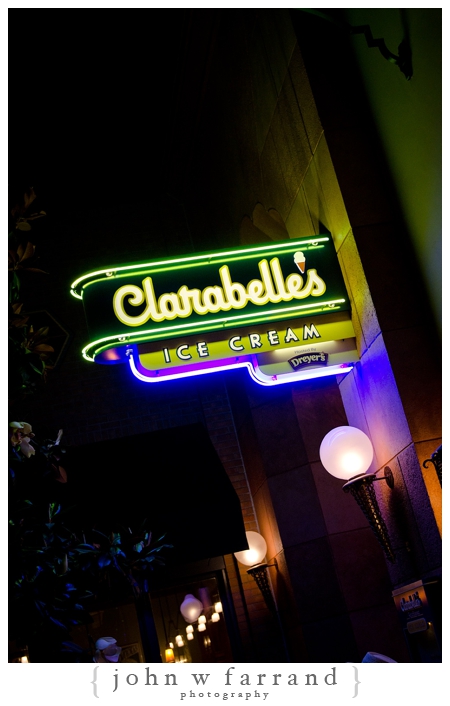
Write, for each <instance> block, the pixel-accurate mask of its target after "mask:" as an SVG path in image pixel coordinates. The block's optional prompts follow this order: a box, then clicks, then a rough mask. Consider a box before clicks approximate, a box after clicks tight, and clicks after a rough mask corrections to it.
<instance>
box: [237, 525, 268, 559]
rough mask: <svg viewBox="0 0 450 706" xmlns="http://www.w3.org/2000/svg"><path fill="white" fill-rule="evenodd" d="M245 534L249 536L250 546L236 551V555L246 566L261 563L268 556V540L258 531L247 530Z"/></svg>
mask: <svg viewBox="0 0 450 706" xmlns="http://www.w3.org/2000/svg"><path fill="white" fill-rule="evenodd" d="M245 536H246V537H247V543H248V547H249V548H248V549H244V550H243V551H242V552H235V553H234V556H235V557H236V559H237V560H238V561H239V562H240V563H241V564H244V565H245V566H254V565H255V564H260V563H261V562H262V561H263V559H264V557H265V556H266V552H267V544H266V540H265V539H264V537H262V536H261V535H260V534H259V533H258V532H246V533H245Z"/></svg>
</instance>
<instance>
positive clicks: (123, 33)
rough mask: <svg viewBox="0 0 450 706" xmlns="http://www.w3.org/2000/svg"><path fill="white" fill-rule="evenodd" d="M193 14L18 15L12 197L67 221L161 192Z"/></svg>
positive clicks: (13, 39)
mask: <svg viewBox="0 0 450 706" xmlns="http://www.w3.org/2000/svg"><path fill="white" fill-rule="evenodd" d="M189 12H190V11H189V10H185V9H157V10H151V11H150V10H146V11H145V10H134V11H133V12H131V11H129V12H126V11H125V12H124V11H122V12H121V13H120V14H119V13H118V12H114V11H113V10H110V12H109V13H108V15H106V13H104V12H102V11H97V12H89V11H86V10H73V9H72V10H62V9H59V10H57V11H53V12H52V13H51V16H50V13H49V12H48V11H47V12H45V11H43V10H41V11H38V10H24V9H17V10H10V11H9V45H10V50H9V184H10V192H11V191H13V190H14V189H15V188H16V187H17V186H18V187H19V188H21V186H22V185H24V184H28V185H33V186H34V187H35V190H39V192H40V194H41V195H42V196H44V195H45V197H46V202H47V208H48V209H49V210H51V211H52V213H53V214H54V213H55V212H56V211H59V212H61V213H64V214H67V212H68V211H70V210H73V209H76V208H77V207H79V205H80V203H81V202H83V201H84V202H85V203H86V202H90V203H95V204H96V205H102V204H104V205H105V206H107V205H108V203H116V202H117V199H120V200H125V201H129V200H133V199H139V198H140V197H142V196H143V195H145V194H147V195H148V194H149V193H151V192H152V190H154V189H155V188H161V186H162V185H163V184H164V183H165V181H166V180H167V175H168V172H169V171H170V166H169V165H170V151H171V135H172V134H173V129H174V120H179V119H180V117H181V118H182V117H183V112H184V111H189V109H190V108H189V106H188V105H183V106H180V105H179V102H178V91H179V84H180V78H181V75H182V68H183V60H182V59H183V52H184V47H185V37H186V33H187V31H188V23H189V20H190V15H189ZM177 105H178V107H177Z"/></svg>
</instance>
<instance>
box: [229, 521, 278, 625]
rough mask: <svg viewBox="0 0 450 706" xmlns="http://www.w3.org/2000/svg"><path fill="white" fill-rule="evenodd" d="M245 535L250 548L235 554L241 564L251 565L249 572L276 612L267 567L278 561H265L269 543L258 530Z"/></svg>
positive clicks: (270, 607) (271, 609)
mask: <svg viewBox="0 0 450 706" xmlns="http://www.w3.org/2000/svg"><path fill="white" fill-rule="evenodd" d="M245 535H246V537H247V542H248V546H249V548H248V549H244V550H243V551H242V552H235V553H234V556H235V557H236V559H237V560H238V561H239V562H240V563H241V564H244V566H249V567H250V568H249V569H247V573H248V574H249V575H250V576H252V577H253V578H254V580H255V581H256V584H257V586H258V588H259V590H260V591H261V593H262V595H263V598H264V601H265V603H266V606H267V607H268V609H269V610H270V611H271V612H272V613H276V606H275V601H274V598H273V594H272V590H271V588H270V585H269V579H268V576H267V568H268V567H269V566H276V565H277V563H276V561H275V563H273V564H267V563H266V562H265V561H264V559H265V556H266V552H267V544H266V540H265V539H264V537H262V536H261V535H260V534H259V533H258V532H251V531H250V532H246V533H245Z"/></svg>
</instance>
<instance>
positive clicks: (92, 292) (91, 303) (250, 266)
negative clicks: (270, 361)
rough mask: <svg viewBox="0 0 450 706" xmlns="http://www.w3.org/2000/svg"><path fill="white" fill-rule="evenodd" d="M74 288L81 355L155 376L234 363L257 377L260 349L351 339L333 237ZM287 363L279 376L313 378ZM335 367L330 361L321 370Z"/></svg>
mask: <svg viewBox="0 0 450 706" xmlns="http://www.w3.org/2000/svg"><path fill="white" fill-rule="evenodd" d="M71 293H72V295H73V296H75V297H77V298H79V299H82V300H83V304H84V309H85V314H86V319H87V323H88V328H89V333H90V342H89V343H88V344H87V345H86V346H85V348H84V349H83V356H84V357H85V358H86V360H89V361H95V362H99V363H107V364H108V363H109V364H111V363H120V362H125V361H128V362H129V364H130V367H131V369H132V370H133V372H134V373H135V374H136V375H137V377H141V379H142V378H145V379H146V380H151V381H152V382H153V381H156V380H161V379H163V378H164V379H169V377H168V376H169V375H170V376H180V375H186V374H200V373H199V371H203V372H202V373H201V374H204V372H212V371H213V369H214V371H216V370H219V369H229V368H230V367H247V368H248V369H249V371H250V372H251V375H252V377H255V376H256V378H258V380H257V381H258V382H261V380H262V377H261V376H263V377H264V374H265V373H264V374H263V372H262V367H261V365H260V363H259V359H260V357H261V355H262V354H269V353H270V352H274V351H275V349H277V350H283V349H285V348H290V349H291V350H290V354H291V357H292V354H295V355H300V354H302V353H304V350H303V348H302V346H303V347H304V346H305V345H307V344H308V343H309V341H310V339H315V338H318V339H320V340H321V341H322V342H323V341H331V340H335V341H336V340H339V339H341V340H342V339H348V338H353V337H354V331H353V328H352V325H351V321H350V316H349V313H348V312H349V309H350V306H349V302H348V297H347V293H346V290H345V286H344V282H343V279H342V275H341V272H340V269H339V265H338V263H337V257H336V253H335V251H334V246H333V243H332V241H331V239H330V237H329V236H314V237H311V238H302V239H297V240H289V241H285V242H276V243H273V242H271V243H269V244H264V245H258V246H250V247H241V248H236V249H229V250H218V251H215V252H210V253H200V254H197V255H189V256H186V257H180V258H173V259H166V260H154V261H151V262H146V263H139V264H132V265H123V266H117V267H110V268H107V269H104V270H97V271H95V272H91V273H88V274H86V275H83V276H82V277H80V278H78V279H77V280H76V281H75V282H74V283H73V284H72V287H71ZM330 316H331V319H330V318H329V317H330ZM305 317H307V320H304V321H303V322H302V321H301V320H302V319H305ZM280 322H285V323H284V324H283V326H280ZM293 348H296V349H298V350H295V351H294V350H293ZM353 348H355V347H354V346H353ZM313 355H315V354H313ZM348 356H349V357H348V360H347V361H346V363H349V362H351V361H354V360H357V357H355V351H353V352H352V354H350V351H348ZM213 363H214V365H213ZM340 364H342V363H340ZM287 366H288V368H287V370H285V371H283V372H282V376H283V378H284V381H288V379H289V380H291V376H292V375H297V377H298V376H300V377H304V376H305V375H306V376H307V377H311V376H312V375H313V374H314V376H315V375H317V374H319V371H318V370H310V369H308V370H303V369H302V370H301V371H300V370H299V371H295V372H292V366H291V367H290V368H289V364H288V363H287ZM307 367H308V368H311V367H312V368H314V365H312V366H307ZM333 367H334V366H333V364H332V360H331V359H330V364H329V365H328V364H327V366H325V367H324V366H322V368H323V370H322V371H321V372H320V374H321V375H323V374H333V373H331V369H332V368H333ZM155 371H157V372H155ZM334 374H336V373H334ZM269 378H270V379H272V382H274V376H273V375H269ZM170 379H172V378H170ZM266 382H267V381H265V380H264V382H263V383H261V384H266ZM277 384H278V383H277Z"/></svg>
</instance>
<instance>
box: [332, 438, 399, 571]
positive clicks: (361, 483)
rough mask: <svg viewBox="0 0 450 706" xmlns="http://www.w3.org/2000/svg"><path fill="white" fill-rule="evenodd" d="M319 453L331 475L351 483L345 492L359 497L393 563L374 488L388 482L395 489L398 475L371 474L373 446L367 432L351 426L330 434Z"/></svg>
mask: <svg viewBox="0 0 450 706" xmlns="http://www.w3.org/2000/svg"><path fill="white" fill-rule="evenodd" d="M319 454H320V460H321V462H322V465H323V466H324V468H325V469H326V470H327V471H328V473H330V474H331V475H332V476H334V477H335V478H340V479H341V480H345V481H347V482H346V483H344V485H343V486H342V489H343V491H344V492H345V493H350V494H351V495H352V496H353V497H354V498H355V500H356V502H357V503H358V505H359V506H360V508H361V510H362V511H363V513H364V515H365V516H366V518H367V520H368V522H369V525H370V527H371V528H372V530H373V532H374V533H375V536H376V538H377V539H378V541H379V543H380V544H381V546H382V548H383V550H384V553H385V555H386V557H387V559H388V560H389V561H390V562H391V563H393V562H394V561H395V554H394V552H393V549H392V546H391V541H390V538H389V533H388V530H387V527H386V523H385V521H384V519H383V516H382V514H381V510H380V508H379V505H378V501H377V497H376V495H375V489H374V486H373V484H374V482H375V481H378V480H385V481H386V483H387V485H388V486H389V488H391V489H392V488H393V487H394V476H393V474H392V471H391V469H390V468H389V467H388V466H386V467H385V469H384V476H381V477H380V478H377V476H376V473H367V470H368V469H369V467H370V464H371V463H372V460H373V447H372V443H371V441H370V439H369V437H368V436H367V435H366V434H364V432H362V431H361V430H360V429H356V428H355V427H351V426H343V427H336V428H335V429H332V430H331V431H330V432H328V434H327V435H326V436H325V437H324V439H323V441H322V443H321V445H320V451H319Z"/></svg>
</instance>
